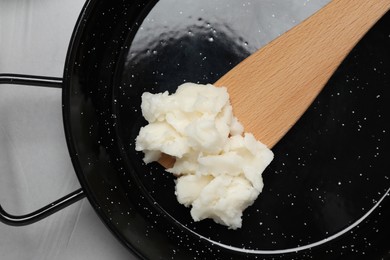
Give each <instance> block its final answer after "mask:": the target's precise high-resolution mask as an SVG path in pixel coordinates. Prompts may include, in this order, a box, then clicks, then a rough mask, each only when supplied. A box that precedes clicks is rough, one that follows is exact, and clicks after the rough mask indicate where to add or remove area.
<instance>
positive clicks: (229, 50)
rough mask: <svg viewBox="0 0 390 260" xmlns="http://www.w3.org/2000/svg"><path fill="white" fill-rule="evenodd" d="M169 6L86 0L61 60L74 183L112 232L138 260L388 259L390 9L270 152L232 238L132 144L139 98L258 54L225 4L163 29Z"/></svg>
mask: <svg viewBox="0 0 390 260" xmlns="http://www.w3.org/2000/svg"><path fill="white" fill-rule="evenodd" d="M167 2H168V3H169V1H165V2H164V1H160V2H156V1H94V0H91V1H88V2H87V4H86V6H85V7H84V10H83V13H82V15H81V17H80V19H79V21H78V24H77V26H76V30H75V33H74V35H73V37H72V41H71V44H70V48H69V52H68V56H67V61H66V67H65V74H64V81H65V86H64V90H63V107H64V110H63V111H64V124H65V130H66V136H67V141H68V146H69V150H70V153H71V157H72V161H73V164H74V167H75V170H76V173H77V175H78V178H79V180H80V183H81V185H82V188H83V189H84V191H85V193H86V195H87V197H88V199H89V201H90V202H91V204H92V206H93V207H94V208H95V210H96V212H97V214H98V215H99V216H100V217H101V219H102V221H103V222H104V223H105V224H106V225H107V227H108V228H109V229H110V230H111V231H112V233H113V234H114V235H115V236H116V237H117V238H118V239H119V241H121V242H122V243H123V244H124V245H125V246H126V247H128V248H129V249H130V250H131V251H132V252H134V253H135V254H137V255H138V256H139V257H140V258H145V259H381V258H386V257H390V255H389V254H390V244H389V242H388V241H390V222H389V221H388V220H389V219H390V199H389V196H388V195H386V194H388V189H389V188H390V173H389V166H388V165H389V164H388V158H389V156H390V149H389V145H388V144H389V139H388V136H389V135H388V133H389V131H390V127H389V122H390V114H389V112H388V108H387V104H388V103H389V101H390V89H389V87H390V48H389V46H390V37H389V36H390V15H389V14H387V15H386V16H385V17H384V18H382V19H381V20H380V21H379V22H378V24H377V25H376V26H375V27H374V28H373V29H372V30H371V31H370V32H369V33H368V34H367V35H366V36H365V37H364V39H363V40H362V41H361V42H360V43H359V44H358V46H357V47H356V48H355V49H354V50H353V51H352V52H351V54H350V55H349V56H348V57H347V59H346V60H345V61H344V62H343V64H342V65H341V66H340V68H339V69H338V70H337V72H336V73H335V74H334V76H333V77H332V78H331V79H330V81H329V83H328V84H327V86H326V87H325V88H324V90H323V92H322V93H321V94H320V95H319V96H318V98H317V99H316V100H315V101H314V103H313V104H312V106H311V107H310V108H309V109H308V111H307V112H306V113H305V114H304V116H303V117H302V118H301V119H300V120H299V122H298V123H297V124H296V125H295V126H294V127H293V129H292V130H291V131H290V132H289V133H288V134H287V135H286V136H285V137H284V138H283V139H282V140H281V141H280V143H278V144H277V145H276V146H275V147H274V149H273V151H274V153H275V160H274V161H273V162H272V164H271V165H270V166H269V168H268V169H267V170H266V171H265V172H264V175H263V176H264V182H265V188H264V191H263V193H262V194H260V196H259V198H258V200H257V201H256V202H255V204H254V205H253V206H252V207H250V208H248V209H247V210H246V211H245V212H244V217H243V227H242V228H241V229H239V230H235V231H234V230H229V229H227V228H226V227H223V226H220V225H217V224H215V223H214V222H212V221H208V220H206V221H202V222H197V223H194V222H193V221H192V220H191V219H190V215H189V209H188V208H185V207H183V206H182V205H180V204H179V203H178V202H177V201H176V198H175V196H174V178H173V177H172V176H171V175H170V174H168V173H165V172H164V169H163V168H162V167H161V166H159V165H158V164H150V165H145V164H144V163H143V162H142V154H140V153H137V152H135V150H134V139H135V137H136V135H137V133H138V131H139V128H140V127H141V126H142V125H144V124H145V121H144V120H143V118H142V115H141V111H140V96H141V94H142V93H143V92H144V91H150V92H161V91H165V90H168V91H170V92H172V91H174V90H175V88H176V87H177V86H178V85H179V84H180V83H182V82H186V81H193V82H201V83H210V82H214V81H216V79H218V77H220V76H221V75H223V73H225V72H226V71H228V70H229V69H230V68H231V67H233V66H234V65H235V64H237V63H238V62H240V61H241V60H242V59H244V58H245V57H246V56H248V55H249V54H250V53H251V52H253V51H254V50H255V49H256V48H255V47H256V46H255V45H251V42H247V41H246V40H245V39H244V38H243V37H241V36H240V34H239V33H237V31H236V30H235V29H234V28H237V26H238V27H239V26H240V22H241V21H239V20H234V21H233V20H231V21H230V22H231V23H233V24H234V25H230V24H227V23H219V22H218V21H217V20H215V19H214V18H215V16H214V15H216V14H215V11H212V10H214V9H212V8H211V7H212V5H216V6H217V5H221V3H220V2H218V1H214V2H213V1H211V2H210V1H208V2H207V3H209V4H208V5H207V7H209V8H210V9H207V10H209V13H207V14H205V15H204V16H202V18H199V17H198V16H196V14H197V13H196V10H195V8H189V10H192V12H193V13H190V14H187V16H186V17H187V18H188V19H187V22H188V21H191V19H193V26H191V23H188V24H189V25H188V26H187V25H185V24H184V23H178V24H172V23H169V24H165V26H164V23H163V21H164V17H165V18H166V17H167V16H169V15H174V14H169V13H163V12H159V10H160V7H162V6H163V5H164V4H166V3H167ZM185 2H186V1H182V3H183V5H185ZM203 2H204V1H203ZM205 3H206V2H205ZM197 5H199V3H197ZM153 7H154V8H153ZM232 8H233V7H232ZM152 9H153V10H152ZM150 10H152V12H151V13H150ZM161 10H162V9H161ZM175 10H176V9H175ZM184 10H186V9H184ZM194 10H195V11H194ZM234 11H235V12H239V11H240V10H239V9H238V10H234ZM260 11H261V10H259V15H261V12H260ZM172 12H173V11H172ZM252 12H254V13H255V14H256V9H253V10H252ZM145 17H146V19H145ZM159 19H161V20H159ZM244 20H245V19H244ZM186 26H187V27H186ZM242 91H245V89H243V90H242ZM259 105H260V104H259Z"/></svg>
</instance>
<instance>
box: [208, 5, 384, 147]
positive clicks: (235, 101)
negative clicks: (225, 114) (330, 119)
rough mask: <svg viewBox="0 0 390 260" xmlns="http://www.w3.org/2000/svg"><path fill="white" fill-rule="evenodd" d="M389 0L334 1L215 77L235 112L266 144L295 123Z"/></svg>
mask: <svg viewBox="0 0 390 260" xmlns="http://www.w3.org/2000/svg"><path fill="white" fill-rule="evenodd" d="M389 8H390V0H369V1H367V0H334V1H332V2H330V3H329V4H328V5H326V6H325V7H324V8H322V9H321V10H319V11H318V12H317V13H315V14H314V15H312V16H311V17H309V18H308V19H306V20H305V21H303V22H302V23H300V24H299V25H297V26H296V27H294V28H292V29H291V30H290V31H288V32H286V33H285V34H283V35H281V36H280V37H278V38H277V39H275V40H274V41H272V42H270V43H269V44H268V45H266V46H265V47H263V48H261V49H260V50H259V51H257V52H255V53H254V54H252V55H251V56H249V57H248V58H247V59H245V60H244V61H243V62H241V63H240V64H238V65H237V66H236V67H235V68H233V69H232V70H231V71H229V72H228V73H227V74H226V75H224V76H223V77H222V78H221V79H220V80H218V81H217V82H216V83H215V85H216V86H225V87H227V88H228V92H229V94H230V98H231V102H232V106H233V112H234V114H235V116H237V118H238V119H239V120H240V122H241V123H242V124H243V125H244V129H245V131H246V132H251V133H253V134H254V135H255V137H256V138H257V139H258V140H260V141H261V142H263V143H265V144H266V145H267V146H268V147H273V146H274V145H275V144H276V143H277V142H278V141H279V140H280V139H281V138H282V137H283V136H284V135H285V134H286V133H287V131H288V130H289V129H290V128H291V127H292V126H293V125H294V124H295V122H296V121H297V120H298V119H299V118H300V117H301V115H302V114H303V113H304V112H305V111H306V109H307V108H308V107H309V106H310V104H311V103H312V102H313V100H314V98H315V97H316V96H317V95H318V93H319V92H320V91H321V90H322V88H323V86H324V85H325V84H326V83H327V81H328V79H329V78H330V77H331V75H332V74H333V72H334V71H335V70H336V69H337V67H338V66H339V64H340V63H341V62H342V61H343V59H344V58H345V57H346V55H347V54H348V53H349V52H350V51H351V49H352V48H353V47H354V46H355V45H356V43H357V42H358V41H359V40H360V39H361V38H362V36H364V34H365V33H366V32H367V31H368V30H369V29H370V28H371V27H372V26H373V25H374V23H375V22H376V21H377V20H379V18H380V17H382V16H383V15H384V14H385V13H386V11H388V10H389Z"/></svg>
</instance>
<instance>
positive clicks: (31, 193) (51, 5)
mask: <svg viewBox="0 0 390 260" xmlns="http://www.w3.org/2000/svg"><path fill="white" fill-rule="evenodd" d="M326 2H328V1H325V0H311V1H310V0H291V1H285V0H257V1H252V3H254V4H256V5H262V6H263V7H264V8H268V9H269V14H270V15H269V17H268V19H269V21H267V22H269V23H270V24H271V25H272V24H273V26H270V27H269V28H270V31H269V33H270V39H271V38H273V37H276V36H277V35H278V34H280V33H283V32H284V31H285V30H287V29H288V28H290V27H291V26H293V25H294V24H296V23H298V22H299V21H301V20H302V19H304V18H305V17H307V16H308V15H310V14H311V13H313V12H314V11H315V10H317V9H318V8H320V7H321V6H323V5H324V4H325V3H326ZM83 4H84V1H83V0H68V1H62V0H17V1H13V0H0V73H10V72H13V73H24V74H35V75H46V76H54V77H61V75H62V71H63V66H64V60H65V55H66V51H67V47H68V42H69V39H70V36H71V33H72V31H73V27H74V24H75V22H76V19H77V17H78V15H79V12H80V10H81V8H82V6H83ZM271 14H272V15H271ZM275 14H276V15H275ZM291 14H293V15H291ZM291 17H293V18H291ZM79 187H80V184H79V183H78V181H77V178H76V176H75V173H74V170H73V168H72V164H71V162H70V158H69V154H68V151H67V146H66V143H65V137H64V131H63V125H62V114H61V90H59V89H50V88H37V87H31V86H15V85H12V86H11V85H0V203H1V205H2V206H3V207H4V208H5V209H7V210H8V211H9V212H11V213H14V214H24V213H27V212H30V211H33V210H35V209H37V208H39V207H42V206H44V205H46V204H48V203H50V202H52V201H54V200H55V199H58V198H60V197H62V196H64V195H66V194H68V193H69V192H72V191H74V190H76V189H78V188H79ZM0 258H1V259H2V260H14V259H15V260H16V259H17V260H24V259H29V260H31V259H32V260H34V259H36V260H38V259H39V260H42V259H57V260H65V259H73V260H77V259H83V260H85V259H95V260H100V259H102V260H103V259H116V260H120V259H135V257H134V256H132V255H131V253H130V252H129V251H128V250H127V249H125V248H124V247H123V246H122V245H121V244H120V243H119V242H118V241H117V240H116V239H115V238H114V236H112V235H111V234H110V232H109V231H108V230H107V229H106V228H105V226H104V225H103V223H102V222H101V221H100V220H99V218H98V217H97V215H96V214H95V212H94V210H93V209H92V208H91V206H90V204H89V202H88V201H87V200H86V199H83V200H81V201H79V202H77V203H75V204H73V205H72V206H70V207H68V208H66V209H64V210H62V211H60V212H58V213H56V214H54V215H52V216H50V217H49V218H47V219H44V220H42V221H40V222H38V223H35V224H32V225H29V226H24V227H10V226H7V225H5V224H2V223H0Z"/></svg>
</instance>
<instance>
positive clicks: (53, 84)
mask: <svg viewBox="0 0 390 260" xmlns="http://www.w3.org/2000/svg"><path fill="white" fill-rule="evenodd" d="M62 83H63V80H62V78H55V77H45V76H32V75H24V74H2V73H0V84H13V85H28V86H37V87H50V88H62Z"/></svg>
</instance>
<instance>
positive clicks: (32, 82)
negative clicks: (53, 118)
mask: <svg viewBox="0 0 390 260" xmlns="http://www.w3.org/2000/svg"><path fill="white" fill-rule="evenodd" d="M62 83H63V80H62V78H55V77H44V76H32V75H23V74H1V73H0V84H13V85H29V86H38V87H51V88H62ZM84 197H85V193H84V191H83V189H81V188H80V189H78V190H76V191H74V192H72V193H69V194H68V195H66V196H64V197H62V198H60V199H58V200H56V201H54V202H52V203H50V204H49V205H47V206H44V207H42V208H40V209H38V210H36V211H34V212H31V213H28V214H25V215H11V214H9V213H7V212H6V211H5V210H4V209H3V208H2V207H1V204H0V221H1V222H3V223H5V224H8V225H12V226H24V225H29V224H32V223H34V222H37V221H38V220H41V219H43V218H46V217H48V216H50V215H51V214H53V213H55V212H57V211H59V210H61V209H63V208H65V207H67V206H69V205H71V204H73V203H75V202H76V201H79V200H80V199H82V198H84Z"/></svg>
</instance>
